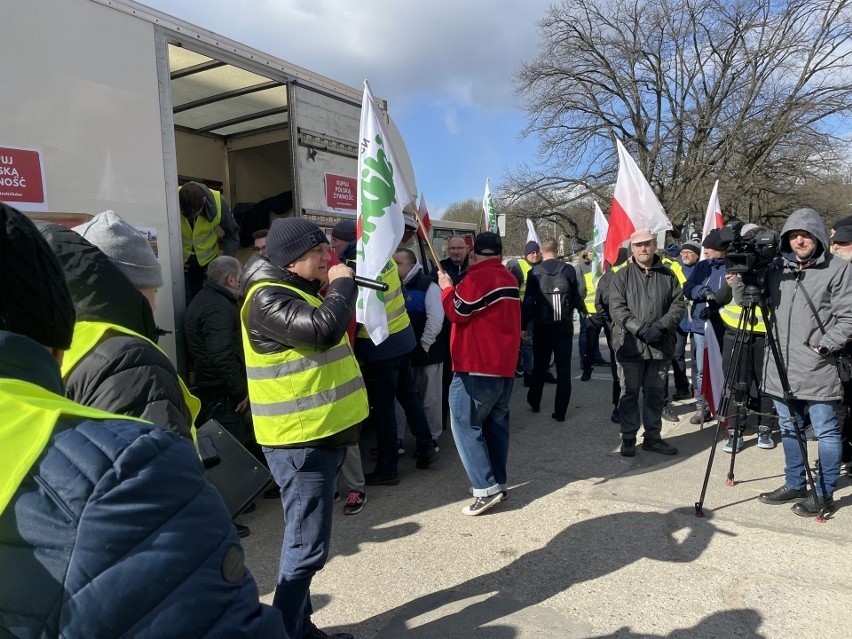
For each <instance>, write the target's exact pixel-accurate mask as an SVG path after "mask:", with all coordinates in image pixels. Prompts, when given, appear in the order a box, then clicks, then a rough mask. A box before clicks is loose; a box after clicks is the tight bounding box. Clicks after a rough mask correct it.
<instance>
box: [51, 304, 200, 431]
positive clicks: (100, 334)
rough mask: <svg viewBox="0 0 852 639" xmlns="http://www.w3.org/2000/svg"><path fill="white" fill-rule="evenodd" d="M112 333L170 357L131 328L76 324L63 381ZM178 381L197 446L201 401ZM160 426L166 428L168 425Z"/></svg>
mask: <svg viewBox="0 0 852 639" xmlns="http://www.w3.org/2000/svg"><path fill="white" fill-rule="evenodd" d="M110 331H114V332H116V333H121V334H123V335H129V336H130V337H135V338H137V339H141V340H144V341H146V342H147V343H148V344H150V345H151V346H153V347H154V348H156V349H157V350H158V351H160V352H161V353H163V355H164V356H165V357H168V355H166V354H165V352H164V351H163V349H161V348H160V347H159V346H157V345H156V344H155V343H154V342H152V341H151V340H149V339H148V338H147V337H143V336H142V335H140V334H139V333H135V332H133V331H131V330H130V329H129V328H124V327H123V326H118V325H117V324H110V323H108V322H88V321H82V322H77V323H76V324H74V339H73V340H72V342H71V348H69V349H68V350H67V351H65V356H64V357H63V358H62V380H63V381H68V376H69V375H70V374H71V371H72V370H73V369H74V367H75V366H77V364H78V363H80V362H81V361H82V360H83V358H85V357H86V355H88V354H89V353H90V352H91V351H93V350H94V349H95V347H96V346H97V345H98V344H100V343H101V341H103V338H104V335H106V334H107V333H108V332H110ZM177 379H178V383H179V384H180V392H181V395H183V401H184V402H185V403H186V407H187V408H188V409H189V414H190V418H191V420H192V421H190V424H189V425H190V432H191V433H192V441H193V442H195V443H196V445H197V443H198V439H197V435H196V433H195V418H196V417H198V413H200V412H201V401H200V400H199V399H198V398H197V397H195V396H194V395H193V394H192V393H190V392H189V389H188V388H187V387H186V384H184V383H183V380H182V379H181V378H180V375H178V376H177ZM158 425H159V426H165V425H166V424H158Z"/></svg>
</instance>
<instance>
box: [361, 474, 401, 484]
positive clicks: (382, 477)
mask: <svg viewBox="0 0 852 639" xmlns="http://www.w3.org/2000/svg"><path fill="white" fill-rule="evenodd" d="M364 483H365V484H366V485H367V486H396V485H397V484H399V475H390V474H386V473H367V474H366V475H364Z"/></svg>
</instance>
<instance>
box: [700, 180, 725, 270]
mask: <svg viewBox="0 0 852 639" xmlns="http://www.w3.org/2000/svg"><path fill="white" fill-rule="evenodd" d="M724 225H725V223H724V220H722V207H721V206H719V180H716V183H715V184H714V185H713V192H712V193H711V194H710V201H709V202H707V213H705V214H704V228H703V229H702V230H701V239H702V240H704V238H705V237H707V234H708V233H709V232H710V231H712V230H713V229H720V228H722V227H723V226H724ZM701 259H702V260H706V259H707V250H706V249H705V248H704V247H703V246H702V247H701Z"/></svg>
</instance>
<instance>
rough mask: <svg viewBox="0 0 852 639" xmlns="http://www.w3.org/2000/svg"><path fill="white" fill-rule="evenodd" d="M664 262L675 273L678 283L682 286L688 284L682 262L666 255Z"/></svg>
mask: <svg viewBox="0 0 852 639" xmlns="http://www.w3.org/2000/svg"><path fill="white" fill-rule="evenodd" d="M663 264H665V265H666V266H667V267H668V268H669V270H670V271H671V272H672V273H674V276H675V277H676V278H677V283H678V284H680V285H681V286H683V285H684V284H686V274H685V273H684V272H683V267H682V266H681V265H680V262H678V261H677V260H673V259H672V258H670V257H668V256H666V257H664V258H663Z"/></svg>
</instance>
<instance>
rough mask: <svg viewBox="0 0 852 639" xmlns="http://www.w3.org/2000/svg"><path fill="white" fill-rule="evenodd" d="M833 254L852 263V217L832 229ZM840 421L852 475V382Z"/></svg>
mask: <svg viewBox="0 0 852 639" xmlns="http://www.w3.org/2000/svg"><path fill="white" fill-rule="evenodd" d="M831 252H832V253H833V254H834V255H836V256H837V257H839V258H840V259H842V260H846V261H847V262H852V217H845V218H843V219H842V220H839V221H837V222H835V224H834V228H833V229H831ZM843 350H844V351H845V352H846V354H847V355H850V356H852V343H849V342H847V343H846V346H845V347H844V349H843ZM839 408H840V410H839V411H838V419H839V420H842V426H841V429H840V434H841V439H842V442H843V454H842V456H841V463H843V464H847V466H846V469H847V470H846V472H847V473H848V474H850V475H852V465H850V462H852V382H843V404H842V405H841V406H840V407H839Z"/></svg>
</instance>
